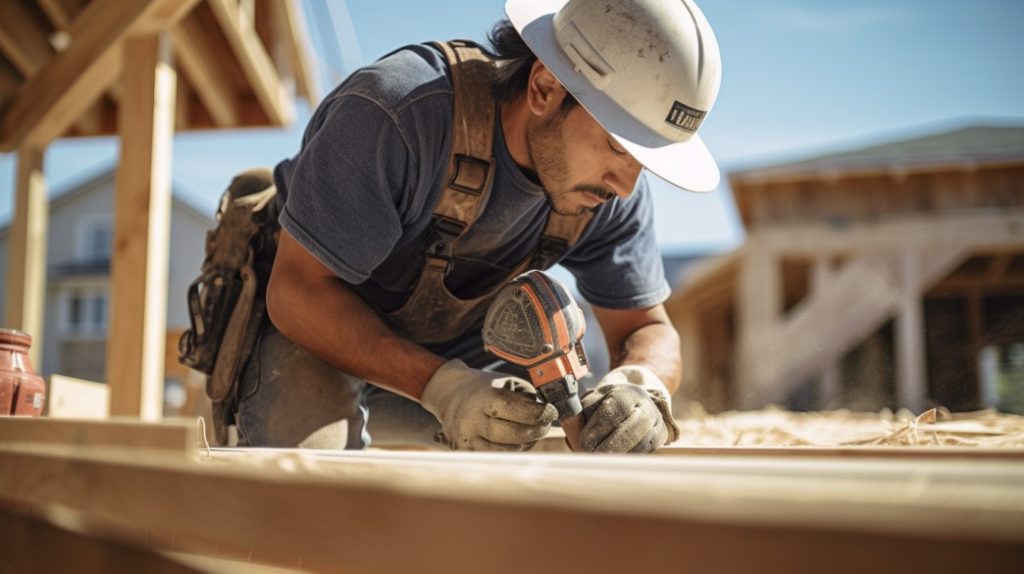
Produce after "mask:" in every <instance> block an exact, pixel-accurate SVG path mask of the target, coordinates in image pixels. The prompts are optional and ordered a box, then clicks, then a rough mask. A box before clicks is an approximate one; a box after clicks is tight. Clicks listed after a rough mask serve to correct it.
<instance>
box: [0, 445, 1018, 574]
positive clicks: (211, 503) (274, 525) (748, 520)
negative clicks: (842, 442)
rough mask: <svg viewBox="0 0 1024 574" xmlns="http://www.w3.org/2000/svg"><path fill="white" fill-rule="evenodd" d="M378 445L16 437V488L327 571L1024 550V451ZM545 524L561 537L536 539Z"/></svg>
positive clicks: (946, 564) (724, 569) (8, 478)
mask: <svg viewBox="0 0 1024 574" xmlns="http://www.w3.org/2000/svg"><path fill="white" fill-rule="evenodd" d="M378 454H379V453H354V454H352V455H350V454H348V453H339V454H338V455H336V456H332V455H326V456H307V455H305V454H304V453H298V452H285V453H281V454H279V455H275V454H272V455H269V456H264V457H262V458H259V457H258V458H250V457H249V456H248V455H247V454H243V455H241V456H244V457H245V458H246V459H249V460H236V461H225V460H220V459H218V458H214V460H213V461H212V462H213V463H212V464H197V463H187V462H173V461H162V460H159V459H152V458H150V457H134V458H129V457H125V456H115V455H114V454H107V453H103V452H100V451H95V450H94V451H93V452H92V453H86V452H82V453H76V454H74V455H71V456H54V455H51V454H48V453H44V452H37V453H28V452H24V451H17V450H8V451H0V497H2V498H4V499H7V500H17V501H19V502H20V503H22V504H32V505H61V506H65V507H68V508H70V509H72V510H76V511H78V512H81V513H83V514H84V515H85V516H87V517H88V518H89V519H90V520H97V521H103V523H104V524H108V525H110V526H111V528H121V529H124V530H126V531H127V530H130V531H132V532H138V531H140V530H141V531H143V532H144V531H145V530H147V529H155V530H172V531H180V532H187V533H189V535H190V536H195V537H197V538H206V539H209V540H212V541H220V542H223V543H225V544H229V545H232V546H241V547H254V548H256V549H264V548H273V549H275V550H276V551H277V553H279V554H288V553H290V554H292V555H294V556H297V557H299V558H300V559H301V560H302V564H303V565H304V566H305V564H307V563H311V564H316V565H326V567H324V568H322V569H321V568H317V567H315V566H313V567H310V568H309V569H310V570H312V571H340V570H347V571H356V572H367V573H371V574H372V573H391V572H403V573H404V572H414V571H436V572H453V573H460V572H474V573H475V572H483V571H486V572H491V573H494V574H504V573H512V572H524V571H526V572H532V571H544V572H554V571H574V572H575V571H579V572H589V573H594V574H598V573H604V572H609V573H611V572H614V573H616V574H621V573H622V572H634V571H640V572H642V571H653V572H662V571H670V570H674V569H678V568H679V567H680V563H681V561H682V563H683V564H685V567H686V568H687V569H688V570H693V571H697V572H720V573H732V572H752V571H762V570H765V569H772V570H777V569H783V568H782V565H785V568H784V569H785V570H786V571H787V572H818V571H820V569H821V565H822V564H828V565H829V571H830V572H836V573H847V572H849V573H857V574H862V573H863V572H865V571H874V570H879V569H896V568H911V567H912V568H915V569H922V570H927V571H929V572H931V571H934V572H960V571H964V568H966V567H967V566H969V567H970V569H971V571H979V572H982V571H1014V570H1015V569H1016V570H1019V569H1020V568H1024V555H1022V554H1021V553H1020V544H1021V542H1022V540H1024V510H1022V508H1021V506H1022V502H1021V499H1020V498H1019V497H1018V496H1015V495H1016V494H1017V493H1019V484H1020V481H1021V480H1024V475H1022V473H1021V467H1020V465H1010V464H1007V463H998V462H979V463H975V464H971V465H964V464H962V463H960V462H957V461H948V462H946V461H914V462H913V464H908V463H904V464H901V463H897V462H894V461H890V462H888V463H887V462H885V461H858V462H852V461H828V462H825V461H821V462H818V461H807V460H793V459H786V460H784V461H778V460H773V459H751V460H747V461H746V462H745V463H743V464H737V462H736V461H734V460H721V461H717V460H710V459H699V458H696V459H695V458H686V457H646V458H638V457H585V456H578V455H576V456H557V455H536V456H521V455H513V456H507V455H506V456H502V455H498V456H496V457H495V456H486V455H472V454H469V455H467V456H461V455H459V454H452V453H448V454H445V455H427V456H411V455H410V454H403V455H397V456H396V455H388V456H379V455H378ZM289 469H290V470H289ZM908 482H912V484H913V488H907V486H906V485H907V484H908ZM581 484H586V486H587V487H586V488H581V487H580V486H581ZM950 501H955V503H951V502H950ZM268 517H273V519H272V520H268ZM535 532H553V533H557V536H558V544H551V545H537V544H525V545H524V543H523V536H524V533H535ZM339 533H340V534H339ZM396 540H397V541H401V545H402V549H403V551H401V552H396V551H395V544H396V542H395V541H396ZM595 540H601V541H606V543H601V544H595ZM737 548H743V549H744V551H743V552H737V551H736V549H737ZM291 565H294V563H292V564H291ZM776 566H777V567H776ZM304 569H305V567H304Z"/></svg>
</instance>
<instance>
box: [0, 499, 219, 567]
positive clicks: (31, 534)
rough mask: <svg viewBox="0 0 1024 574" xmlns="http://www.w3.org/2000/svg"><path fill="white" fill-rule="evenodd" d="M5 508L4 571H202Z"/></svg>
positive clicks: (0, 513) (0, 546)
mask: <svg viewBox="0 0 1024 574" xmlns="http://www.w3.org/2000/svg"><path fill="white" fill-rule="evenodd" d="M70 526H71V524H70V523H69V524H67V525H65V526H64V527H60V526H57V525H56V524H53V523H51V522H49V521H47V520H44V519H43V518H41V517H31V516H27V515H24V514H22V513H16V512H14V511H12V510H10V509H6V508H2V507H0V571H2V572H11V573H15V572H146V573H152V574H202V573H203V572H208V571H207V570H200V569H196V568H192V567H189V566H186V565H185V564H183V563H182V562H180V561H178V560H175V559H173V558H171V557H167V556H164V555H162V554H159V553H157V552H154V551H153V550H149V549H146V548H144V547H142V546H139V545H129V544H125V543H123V542H120V541H114V540H111V539H110V538H109V537H107V536H100V535H96V534H89V533H87V532H82V531H81V529H74V530H73V529H72V528H71V527H70Z"/></svg>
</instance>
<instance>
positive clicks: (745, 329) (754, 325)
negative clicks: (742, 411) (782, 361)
mask: <svg viewBox="0 0 1024 574" xmlns="http://www.w3.org/2000/svg"><path fill="white" fill-rule="evenodd" d="M746 249H747V251H746V253H745V256H744V258H743V260H742V262H741V264H740V270H739V278H738V281H737V290H736V303H737V315H738V326H739V361H738V363H739V364H738V365H737V377H736V381H735V382H736V387H735V393H734V395H733V396H734V397H735V398H736V401H737V403H738V404H737V406H738V407H740V408H755V407H760V406H764V402H763V401H764V399H765V393H764V391H765V389H764V383H765V380H764V378H763V377H762V376H761V372H762V370H763V369H764V363H765V361H766V360H772V359H773V357H770V356H769V357H766V356H765V353H764V352H763V351H764V349H765V345H766V344H767V343H768V342H769V341H768V337H770V335H771V332H772V328H773V327H774V326H775V324H776V323H777V322H778V320H779V316H780V314H781V312H782V303H783V301H782V276H781V264H782V262H781V259H780V258H779V257H778V253H776V252H774V251H773V250H772V248H771V245H770V244H768V243H766V242H764V241H762V240H760V239H759V238H758V237H757V235H752V236H750V237H748V238H747V245H746Z"/></svg>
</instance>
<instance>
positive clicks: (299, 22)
mask: <svg viewBox="0 0 1024 574" xmlns="http://www.w3.org/2000/svg"><path fill="white" fill-rule="evenodd" d="M266 8H267V10H268V11H269V13H270V16H269V17H270V22H271V24H272V25H273V26H274V38H275V39H276V41H277V43H278V44H279V46H280V47H281V49H282V50H283V51H284V57H285V58H286V59H287V68H288V69H289V70H290V72H291V74H292V77H293V79H294V80H295V89H296V92H297V93H298V95H300V96H303V97H305V98H306V100H307V101H308V102H309V105H310V107H311V108H312V107H316V105H317V102H319V101H320V94H319V90H318V89H317V86H316V80H315V76H314V74H313V68H312V66H311V65H310V63H309V40H308V38H307V36H306V30H308V28H307V27H306V22H305V18H304V17H303V15H302V9H301V7H300V6H298V5H297V4H296V2H295V1H294V0H269V1H268V2H266ZM275 59H276V58H275ZM281 67H282V66H281V65H280V64H279V65H278V69H281Z"/></svg>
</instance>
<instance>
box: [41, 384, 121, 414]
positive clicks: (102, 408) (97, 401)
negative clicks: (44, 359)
mask: <svg viewBox="0 0 1024 574" xmlns="http://www.w3.org/2000/svg"><path fill="white" fill-rule="evenodd" d="M48 391H49V393H48V396H47V398H46V415H47V416H48V417H50V418H62V419H105V418H107V417H108V416H110V388H109V387H107V385H105V384H103V383H94V382H92V381H84V380H81V379H75V378H72V377H65V376H63V375H50V387H49V389H48Z"/></svg>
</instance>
